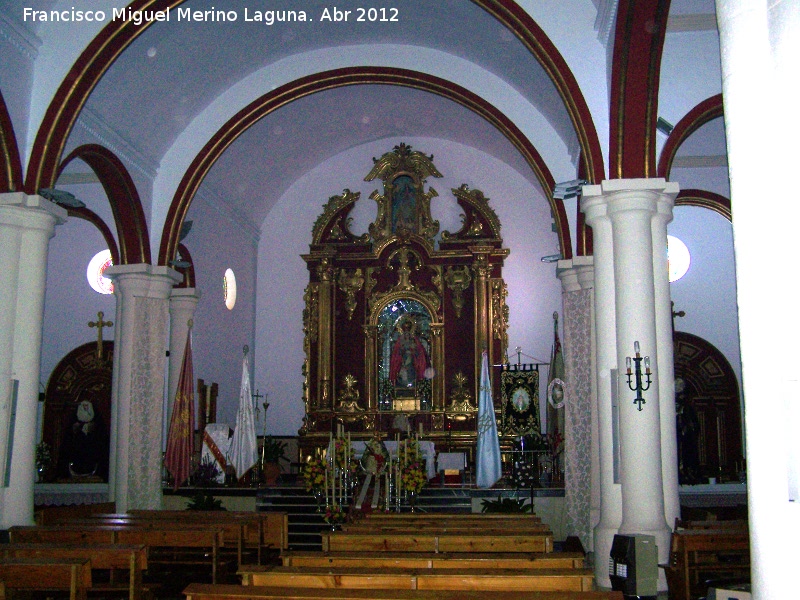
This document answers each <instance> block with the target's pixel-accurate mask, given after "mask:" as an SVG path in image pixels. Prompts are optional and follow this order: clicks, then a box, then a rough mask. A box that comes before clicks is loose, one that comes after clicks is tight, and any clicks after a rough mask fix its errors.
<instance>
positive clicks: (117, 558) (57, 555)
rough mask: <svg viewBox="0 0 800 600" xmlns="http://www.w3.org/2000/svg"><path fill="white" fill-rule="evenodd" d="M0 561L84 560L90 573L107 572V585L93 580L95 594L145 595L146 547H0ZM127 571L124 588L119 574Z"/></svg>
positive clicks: (134, 599) (134, 597)
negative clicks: (87, 561)
mask: <svg viewBox="0 0 800 600" xmlns="http://www.w3.org/2000/svg"><path fill="white" fill-rule="evenodd" d="M0 558H2V559H7V558H40V559H51V560H52V559H58V560H60V559H67V558H68V559H83V560H89V561H90V564H91V569H92V571H93V572H96V571H104V572H105V571H108V573H109V581H108V584H107V585H106V584H101V583H100V582H99V581H98V580H97V578H96V577H93V578H92V588H93V590H95V591H97V590H101V591H102V592H104V593H112V594H113V593H114V592H126V593H127V596H128V599H129V600H139V599H140V598H142V597H143V596H144V595H145V594H144V592H145V590H144V586H143V585H142V573H143V572H144V571H146V570H147V547H146V546H141V545H139V546H131V545H124V544H90V545H86V544H49V543H38V544H13V543H11V544H0ZM122 571H125V572H127V575H126V576H125V578H124V579H125V581H124V585H123V584H122V583H120V582H119V581H118V580H119V573H120V572H122Z"/></svg>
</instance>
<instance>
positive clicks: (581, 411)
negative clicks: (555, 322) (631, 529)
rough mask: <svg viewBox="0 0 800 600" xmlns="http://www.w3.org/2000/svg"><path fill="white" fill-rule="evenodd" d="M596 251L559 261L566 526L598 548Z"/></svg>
mask: <svg viewBox="0 0 800 600" xmlns="http://www.w3.org/2000/svg"><path fill="white" fill-rule="evenodd" d="M592 263H593V258H592V257H591V256H578V257H575V258H574V259H571V260H561V261H559V262H558V271H557V275H558V278H559V279H560V280H561V287H562V290H563V294H562V297H563V302H564V304H563V307H564V308H563V315H564V318H563V321H562V323H563V326H564V371H565V383H566V389H565V390H564V392H565V393H564V399H565V407H564V408H565V410H564V424H565V429H564V437H565V439H566V440H567V443H566V447H565V452H564V456H565V469H564V470H565V498H564V501H565V503H566V512H567V531H568V532H569V534H570V535H577V536H578V537H579V538H580V540H581V543H582V544H583V546H584V548H586V550H587V551H589V552H591V551H592V549H593V536H592V525H593V521H592V515H591V507H592V492H593V490H594V488H593V486H592V481H593V480H594V481H595V482H596V481H597V476H598V473H596V472H595V469H594V468H593V467H594V465H595V464H596V463H595V459H596V453H595V452H594V449H595V447H596V446H595V442H596V440H595V439H594V436H593V427H592V425H593V421H594V420H595V418H594V416H593V415H594V414H595V413H596V408H597V397H596V396H595V392H596V387H595V386H594V376H595V371H594V360H593V356H594V340H593V338H594V328H593V315H594V302H593V296H594V268H593V266H592Z"/></svg>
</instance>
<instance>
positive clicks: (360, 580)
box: [239, 566, 594, 592]
mask: <svg viewBox="0 0 800 600" xmlns="http://www.w3.org/2000/svg"><path fill="white" fill-rule="evenodd" d="M239 574H240V575H241V576H242V584H244V585H256V586H271V587H289V588H291V587H305V588H352V589H355V588H362V589H374V588H391V589H394V588H405V589H411V590H479V591H492V590H494V591H497V590H503V591H540V592H541V591H578V592H579V591H589V590H592V589H593V587H594V574H593V571H592V570H591V569H583V568H581V569H536V570H535V571H534V570H530V569H469V570H460V569H398V568H394V569H384V568H382V567H377V568H374V567H373V568H369V567H337V568H331V567H283V566H268V567H260V568H259V569H258V570H255V569H253V570H244V571H240V572H239Z"/></svg>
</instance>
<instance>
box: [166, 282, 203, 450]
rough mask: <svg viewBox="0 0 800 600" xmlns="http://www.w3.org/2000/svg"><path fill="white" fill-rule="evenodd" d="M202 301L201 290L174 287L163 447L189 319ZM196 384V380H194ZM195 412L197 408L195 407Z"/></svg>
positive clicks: (170, 315)
mask: <svg viewBox="0 0 800 600" xmlns="http://www.w3.org/2000/svg"><path fill="white" fill-rule="evenodd" d="M199 301H200V292H198V291H197V290H196V289H194V288H172V293H171V294H170V297H169V377H168V379H167V400H166V402H165V403H164V426H163V430H162V432H161V439H162V446H161V447H162V449H165V448H166V443H167V431H168V430H169V416H170V415H171V414H172V404H173V403H174V402H175V393H176V392H177V390H178V379H179V378H180V376H181V365H183V352H184V350H185V349H186V337H187V336H188V335H189V320H190V319H193V318H194V311H195V310H196V309H197V303H198V302H199ZM192 384H193V385H194V382H192ZM195 414H198V413H197V409H196V408H195Z"/></svg>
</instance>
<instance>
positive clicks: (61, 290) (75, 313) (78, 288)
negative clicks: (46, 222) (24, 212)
mask: <svg viewBox="0 0 800 600" xmlns="http://www.w3.org/2000/svg"><path fill="white" fill-rule="evenodd" d="M78 162H80V161H78ZM81 165H82V166H83V170H84V171H89V168H88V167H87V166H86V165H85V164H84V163H82V162H81ZM62 188H63V189H64V190H65V191H68V192H70V193H72V194H73V195H75V196H76V197H77V198H80V199H81V200H82V201H83V202H84V203H85V204H86V206H87V208H89V209H90V210H92V211H94V212H95V213H96V214H97V215H98V216H100V218H102V219H103V220H104V221H105V222H106V224H107V225H109V227H110V228H111V230H112V232H113V231H114V229H115V228H114V219H113V217H112V215H111V207H110V206H109V204H108V199H107V198H106V195H105V192H103V189H102V187H101V186H100V184H98V183H93V184H82V185H64V186H62ZM107 248H108V245H107V244H106V241H105V239H104V238H103V236H102V234H101V233H100V231H99V230H98V229H97V228H96V227H95V226H94V225H92V224H91V223H89V222H88V221H85V220H83V219H80V218H77V217H70V218H69V219H67V222H66V223H64V224H63V225H59V226H58V227H56V229H55V236H53V238H51V240H50V251H49V252H48V256H47V283H46V286H45V300H44V321H43V324H42V362H41V371H40V372H41V378H40V379H41V383H42V384H43V385H47V380H48V379H49V377H50V373H51V372H52V371H53V368H55V366H56V365H57V364H58V362H59V361H60V360H61V359H62V358H64V356H65V355H66V354H67V353H68V352H69V351H71V350H73V349H74V348H76V347H77V346H79V345H81V344H85V343H87V342H91V341H94V340H96V339H97V330H96V329H90V328H89V327H88V323H89V321H97V313H98V312H99V311H102V312H103V313H104V320H110V321H113V320H114V314H115V311H116V300H115V298H114V296H113V294H108V295H105V294H100V293H98V292H96V291H94V290H93V289H92V288H91V287H90V286H89V282H88V281H87V279H86V268H87V267H88V265H89V261H90V260H91V259H92V257H94V255H95V254H97V253H98V252H100V251H101V250H105V249H107ZM103 338H104V339H106V340H111V339H114V328H113V327H108V328H104V329H103Z"/></svg>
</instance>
